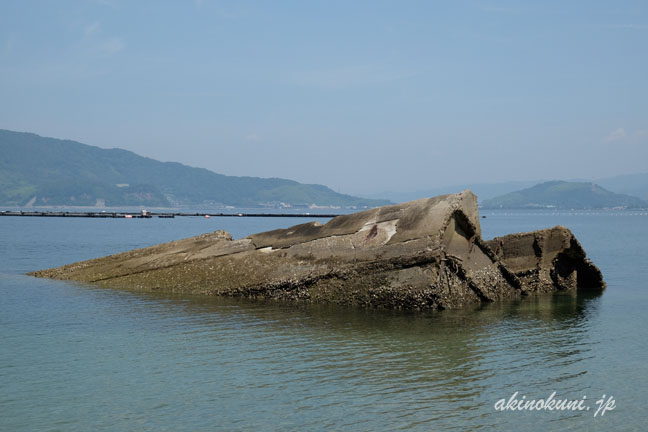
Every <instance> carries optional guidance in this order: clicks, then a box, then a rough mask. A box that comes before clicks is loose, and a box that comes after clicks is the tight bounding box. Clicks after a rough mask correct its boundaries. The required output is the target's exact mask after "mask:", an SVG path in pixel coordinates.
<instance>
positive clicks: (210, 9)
mask: <svg viewBox="0 0 648 432" xmlns="http://www.w3.org/2000/svg"><path fill="white" fill-rule="evenodd" d="M0 54H1V55H0V101H1V102H0V128H3V129H10V130H17V131H27V132H34V133H37V134H39V135H43V136H51V137H55V138H65V139H73V140H76V141H80V142H83V143H85V144H91V145H96V146H100V147H106V148H110V147H120V148H124V149H128V150H131V151H134V152H136V153H138V154H140V155H143V156H148V157H152V158H155V159H159V160H163V161H178V162H182V163H185V164H188V165H192V166H198V167H204V168H208V169H211V170H213V171H216V172H219V173H223V174H228V175H251V176H261V177H284V178H290V179H294V180H298V181H300V182H305V183H321V184H326V185H327V186H330V187H332V188H333V189H335V190H339V191H342V192H345V193H356V194H362V193H372V192H380V191H386V190H401V191H403V190H405V191H406V190H424V189H426V188H433V187H436V186H444V185H454V184H465V183H483V182H499V181H506V180H533V179H552V178H553V179H566V178H575V177H580V178H600V177H605V176H612V175H618V174H625V173H635V172H646V171H648V3H646V2H645V1H636V2H633V1H614V2H612V1H605V2H601V1H543V2H531V1H529V2H522V1H496V0H494V1H447V2H440V1H439V2H436V1H255V2H252V1H227V2H226V1H216V0H202V1H125V0H93V1H89V0H88V1H81V0H79V1H65V0H62V1H18V0H16V1H3V2H1V3H0Z"/></svg>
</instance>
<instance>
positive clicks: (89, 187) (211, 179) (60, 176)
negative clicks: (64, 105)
mask: <svg viewBox="0 0 648 432" xmlns="http://www.w3.org/2000/svg"><path fill="white" fill-rule="evenodd" d="M389 203H390V202H389V201H388V200H383V199H365V198H358V197H354V196H350V195H344V194H340V193H337V192H335V191H333V190H331V189H329V188H328V187H326V186H322V185H317V184H302V183H298V182H296V181H292V180H286V179H281V178H258V177H235V176H226V175H222V174H217V173H215V172H212V171H209V170H207V169H203V168H193V167H189V166H186V165H182V164H180V163H175V162H159V161H156V160H154V159H150V158H146V157H142V156H139V155H137V154H135V153H133V152H130V151H127V150H122V149H116V148H115V149H102V148H99V147H94V146H89V145H86V144H81V143H79V142H75V141H69V140H60V139H54V138H45V137H41V136H39V135H36V134H32V133H24V132H13V131H8V130H0V205H3V206H20V207H23V206H27V207H31V206H92V207H118V206H147V207H170V208H181V207H196V206H201V207H226V206H232V207H256V208H258V207H283V208H285V207H301V208H307V207H316V206H319V207H345V208H370V207H377V206H381V205H385V204H389Z"/></svg>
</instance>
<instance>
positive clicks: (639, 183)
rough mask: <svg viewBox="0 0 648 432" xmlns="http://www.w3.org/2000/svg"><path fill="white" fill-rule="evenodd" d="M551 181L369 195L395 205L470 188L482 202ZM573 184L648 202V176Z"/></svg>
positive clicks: (386, 192)
mask: <svg viewBox="0 0 648 432" xmlns="http://www.w3.org/2000/svg"><path fill="white" fill-rule="evenodd" d="M547 181H549V179H537V180H526V181H508V182H499V183H462V184H456V185H450V186H439V187H431V188H426V189H420V190H414V191H385V192H381V193H372V194H365V195H367V196H368V197H370V198H379V197H380V198H387V199H389V200H392V201H394V202H403V201H411V200H415V199H419V198H426V197H431V196H435V195H443V194H448V193H457V192H461V191H462V190H465V189H470V190H471V191H473V193H475V194H476V195H477V196H478V197H479V200H480V201H485V200H488V199H491V198H495V197H499V196H500V195H504V194H507V193H509V192H515V191H518V190H520V189H526V188H529V187H531V186H534V185H536V184H539V183H544V182H547ZM567 181H570V182H586V183H591V182H594V183H596V184H597V185H599V186H601V187H604V188H605V189H607V190H609V191H612V192H616V193H621V194H626V195H632V196H635V197H638V198H641V199H643V200H648V173H639V174H626V175H620V176H615V177H603V178H596V179H593V180H592V179H567Z"/></svg>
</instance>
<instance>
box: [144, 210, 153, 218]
mask: <svg viewBox="0 0 648 432" xmlns="http://www.w3.org/2000/svg"><path fill="white" fill-rule="evenodd" d="M150 216H151V215H150V214H149V211H148V210H142V217H150Z"/></svg>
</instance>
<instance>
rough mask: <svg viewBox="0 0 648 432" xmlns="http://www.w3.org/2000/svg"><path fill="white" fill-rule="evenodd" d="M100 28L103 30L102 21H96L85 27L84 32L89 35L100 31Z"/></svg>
mask: <svg viewBox="0 0 648 432" xmlns="http://www.w3.org/2000/svg"><path fill="white" fill-rule="evenodd" d="M100 30H101V23H100V22H99V21H95V22H93V23H90V24H88V25H87V26H85V27H84V28H83V34H84V35H85V36H86V37H87V36H91V35H93V34H96V33H98V32H99V31H100Z"/></svg>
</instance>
